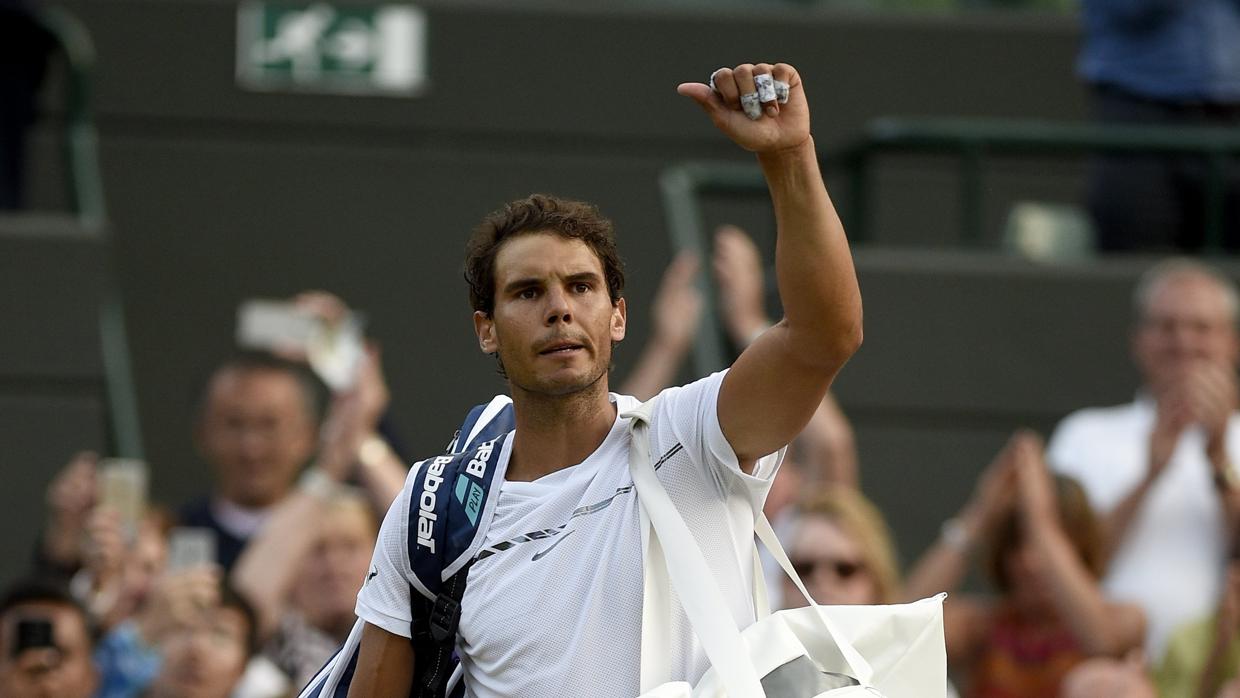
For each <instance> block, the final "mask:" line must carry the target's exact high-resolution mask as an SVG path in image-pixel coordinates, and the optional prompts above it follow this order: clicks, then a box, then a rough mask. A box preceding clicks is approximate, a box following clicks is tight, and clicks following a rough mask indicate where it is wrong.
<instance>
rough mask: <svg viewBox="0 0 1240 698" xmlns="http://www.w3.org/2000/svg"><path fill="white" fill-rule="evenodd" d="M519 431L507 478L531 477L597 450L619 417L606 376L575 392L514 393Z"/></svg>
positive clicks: (541, 474) (528, 478) (566, 464)
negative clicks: (610, 398) (551, 393)
mask: <svg viewBox="0 0 1240 698" xmlns="http://www.w3.org/2000/svg"><path fill="white" fill-rule="evenodd" d="M512 402H513V413H514V414H513V416H514V419H515V422H516V434H515V435H514V436H513V442H512V456H511V459H510V460H509V463H508V470H507V473H506V474H505V479H508V480H520V481H531V480H537V479H538V478H540V477H542V476H544V475H549V474H551V473H554V472H556V471H557V470H563V469H564V468H567V467H570V466H573V465H577V464H578V463H580V462H581V461H583V460H585V459H586V458H587V457H589V455H590V454H591V453H594V451H595V450H596V449H598V447H599V445H600V444H602V443H603V440H604V439H606V438H607V434H608V432H610V431H611V427H612V424H613V423H615V421H616V409H617V408H616V406H614V405H613V404H611V401H610V400H609V399H608V393H607V378H606V376H604V377H603V378H602V379H601V380H599V381H597V382H595V383H594V384H593V385H591V386H590V387H588V388H586V389H584V390H582V391H580V392H577V393H573V394H571V395H538V394H534V393H528V392H525V391H522V390H520V389H517V388H516V387H515V386H514V388H513V391H512Z"/></svg>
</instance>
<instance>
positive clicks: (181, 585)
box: [134, 565, 220, 646]
mask: <svg viewBox="0 0 1240 698" xmlns="http://www.w3.org/2000/svg"><path fill="white" fill-rule="evenodd" d="M219 602H220V571H219V569H218V568H217V567H215V566H214V565H203V566H199V567H193V568H187V569H184V570H178V571H176V572H168V573H165V574H164V575H163V576H162V577H160V579H159V580H158V581H156V583H155V587H154V588H153V589H152V590H151V593H150V595H149V596H148V597H147V602H146V604H145V605H144V606H143V607H142V609H141V610H140V611H138V613H137V615H136V616H135V618H134V620H135V622H136V623H137V625H138V631H139V632H140V633H141V634H142V637H143V639H144V640H145V641H146V642H147V644H149V645H153V646H154V645H158V644H159V643H160V642H162V641H163V639H164V638H165V637H167V635H168V633H170V632H171V631H173V630H175V629H176V628H178V627H184V626H189V625H196V624H197V623H199V622H200V621H201V619H202V618H203V616H205V615H206V614H209V613H210V612H212V611H213V610H214V609H215V608H216V607H217V606H218V605H219Z"/></svg>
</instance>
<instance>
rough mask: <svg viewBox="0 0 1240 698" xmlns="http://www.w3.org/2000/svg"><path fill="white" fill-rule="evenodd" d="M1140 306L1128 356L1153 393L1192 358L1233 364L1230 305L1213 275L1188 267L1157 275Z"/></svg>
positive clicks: (1234, 349) (1233, 331) (1234, 347)
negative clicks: (1192, 271) (1133, 359)
mask: <svg viewBox="0 0 1240 698" xmlns="http://www.w3.org/2000/svg"><path fill="white" fill-rule="evenodd" d="M1141 310H1142V312H1141V317H1140V318H1139V319H1138V325H1137V328H1136V331H1135V333H1134V336H1133V355H1134V357H1135V358H1136V362H1137V367H1138V368H1139V369H1140V370H1141V373H1142V377H1143V378H1144V379H1145V383H1146V385H1147V386H1148V387H1149V388H1150V389H1151V390H1153V391H1154V392H1155V394H1157V393H1159V392H1160V391H1161V390H1163V389H1165V388H1166V387H1167V386H1169V385H1171V384H1174V383H1175V381H1176V380H1178V378H1179V377H1180V376H1181V375H1183V373H1184V372H1185V370H1186V369H1188V368H1190V367H1191V366H1192V365H1194V364H1195V363H1197V362H1203V361H1205V362H1212V363H1215V364H1219V365H1223V366H1230V367H1234V366H1235V365H1236V361H1237V352H1238V344H1237V336H1236V327H1235V317H1234V314H1233V311H1234V308H1232V306H1231V303H1230V301H1229V300H1228V295H1227V292H1226V291H1225V290H1224V288H1223V287H1221V286H1220V285H1219V283H1218V282H1217V281H1215V280H1214V279H1212V278H1210V277H1208V276H1204V275H1201V274H1194V273H1191V272H1181V273H1176V274H1172V275H1168V276H1166V277H1163V278H1162V279H1160V280H1158V281H1156V282H1155V283H1154V284H1153V285H1152V286H1151V287H1150V290H1149V292H1148V293H1147V294H1146V297H1145V299H1144V302H1143V307H1142V309H1141Z"/></svg>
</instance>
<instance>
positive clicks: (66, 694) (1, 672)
mask: <svg viewBox="0 0 1240 698" xmlns="http://www.w3.org/2000/svg"><path fill="white" fill-rule="evenodd" d="M23 620H25V621H27V622H32V621H33V622H39V621H44V620H45V621H49V622H50V623H51V626H52V643H53V644H54V645H55V647H32V648H29V649H25V650H23V651H22V652H20V653H19V654H18V655H17V656H13V651H14V649H15V647H16V643H17V637H18V626H19V625H20V624H21V622H22V621H23ZM98 682H99V677H98V674H97V673H96V672H95V665H94V663H93V662H92V660H91V643H90V636H89V634H88V632H87V629H86V622H85V620H84V619H83V618H82V615H81V614H80V613H79V612H78V611H77V610H75V609H73V608H70V607H68V606H64V605H61V604H55V603H30V604H22V605H20V606H16V607H14V608H13V609H12V610H10V611H9V612H7V613H5V615H4V619H3V621H0V698H19V697H20V698H89V697H90V696H92V695H94V693H95V688H96V686H97V685H98Z"/></svg>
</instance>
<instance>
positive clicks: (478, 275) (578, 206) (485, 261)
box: [465, 194, 624, 315]
mask: <svg viewBox="0 0 1240 698" xmlns="http://www.w3.org/2000/svg"><path fill="white" fill-rule="evenodd" d="M544 232H550V233H555V234H556V235H561V236H563V237H566V238H571V239H575V240H581V241H582V242H584V243H585V244H586V245H588V246H589V247H590V249H591V250H592V251H593V252H594V254H595V255H596V256H597V257H598V259H599V262H601V263H602V265H603V278H604V279H605V280H606V282H607V293H608V294H609V295H610V296H611V302H612V304H613V305H614V304H616V303H618V302H619V301H620V298H621V296H623V294H624V262H622V261H621V260H620V253H619V252H618V251H617V250H616V234H615V229H614V227H613V226H612V223H611V221H610V220H608V219H607V218H604V217H603V214H602V213H600V212H599V210H598V207H597V206H594V205H593V204H587V203H585V202H582V201H573V200H571V199H561V198H558V197H555V196H551V195H548V194H532V195H530V196H527V197H526V198H524V199H518V200H516V201H510V202H508V203H507V204H506V205H505V206H504V207H503V208H502V209H499V210H498V211H494V212H492V213H491V214H490V215H488V216H487V217H486V218H485V219H483V221H482V223H481V224H479V225H478V227H477V228H474V232H473V234H472V235H470V237H469V243H468V244H466V246H465V281H466V283H468V284H469V303H470V305H472V306H473V308H474V310H478V311H482V312H483V313H486V314H487V315H490V314H491V311H493V310H494V309H495V257H496V255H497V254H498V253H499V249H500V248H501V247H503V245H504V243H505V242H506V241H507V240H509V239H511V238H514V237H517V236H519V235H527V234H530V233H544Z"/></svg>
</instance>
